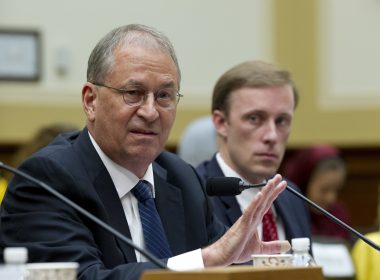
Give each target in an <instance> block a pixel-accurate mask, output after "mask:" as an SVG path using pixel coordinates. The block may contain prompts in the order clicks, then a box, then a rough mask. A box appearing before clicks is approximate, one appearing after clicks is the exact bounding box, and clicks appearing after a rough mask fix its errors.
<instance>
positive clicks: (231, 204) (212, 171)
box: [207, 155, 242, 225]
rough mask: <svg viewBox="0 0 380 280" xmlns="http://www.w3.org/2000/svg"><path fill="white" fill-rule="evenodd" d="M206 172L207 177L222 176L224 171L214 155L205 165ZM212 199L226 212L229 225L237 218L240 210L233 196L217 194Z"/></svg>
mask: <svg viewBox="0 0 380 280" xmlns="http://www.w3.org/2000/svg"><path fill="white" fill-rule="evenodd" d="M207 174H209V175H208V177H209V178H212V177H221V176H224V173H223V171H222V169H221V168H220V166H219V164H218V161H217V160H216V155H214V156H213V158H212V159H211V161H210V163H209V165H208V166H207ZM213 199H215V200H219V202H220V203H221V204H222V205H223V207H224V209H225V213H226V218H227V219H228V222H229V224H230V225H232V224H233V223H235V222H236V220H237V219H239V217H240V216H241V214H242V212H241V210H240V206H239V203H238V202H237V200H236V198H235V196H217V197H214V198H213Z"/></svg>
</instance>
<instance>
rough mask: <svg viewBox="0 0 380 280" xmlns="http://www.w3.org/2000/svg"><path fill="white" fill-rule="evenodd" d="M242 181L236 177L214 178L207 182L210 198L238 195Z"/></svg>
mask: <svg viewBox="0 0 380 280" xmlns="http://www.w3.org/2000/svg"><path fill="white" fill-rule="evenodd" d="M240 181H241V180H240V179H239V178H235V177H213V178H210V179H208V180H207V185H206V191H207V194H208V195H209V196H219V195H220V196H223V195H238V194H240V193H241V190H240Z"/></svg>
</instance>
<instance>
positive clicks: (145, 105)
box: [137, 93, 158, 121]
mask: <svg viewBox="0 0 380 280" xmlns="http://www.w3.org/2000/svg"><path fill="white" fill-rule="evenodd" d="M156 106H157V104H156V100H155V97H154V94H153V93H149V94H146V95H144V98H143V102H142V104H141V105H140V106H139V108H138V110H137V114H138V115H139V116H140V117H143V118H145V119H146V120H148V121H153V120H155V119H156V118H157V117H158V111H157V107H156Z"/></svg>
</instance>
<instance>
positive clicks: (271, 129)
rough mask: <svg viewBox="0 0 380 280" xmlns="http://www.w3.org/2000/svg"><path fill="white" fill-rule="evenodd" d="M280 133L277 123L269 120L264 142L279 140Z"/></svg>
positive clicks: (265, 129) (265, 128) (266, 125)
mask: <svg viewBox="0 0 380 280" xmlns="http://www.w3.org/2000/svg"><path fill="white" fill-rule="evenodd" d="M277 136H278V132H277V126H276V123H275V121H272V120H269V121H268V122H267V123H266V124H265V127H264V140H265V141H271V142H272V141H275V140H277Z"/></svg>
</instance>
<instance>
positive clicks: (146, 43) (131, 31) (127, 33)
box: [87, 24, 181, 86]
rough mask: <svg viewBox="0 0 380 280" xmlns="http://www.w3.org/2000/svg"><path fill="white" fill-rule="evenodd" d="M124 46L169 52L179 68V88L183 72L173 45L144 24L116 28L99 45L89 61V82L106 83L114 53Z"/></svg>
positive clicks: (161, 34)
mask: <svg viewBox="0 0 380 280" xmlns="http://www.w3.org/2000/svg"><path fill="white" fill-rule="evenodd" d="M122 44H125V45H138V46H142V47H146V48H150V49H157V50H160V51H163V52H167V53H168V54H169V55H170V57H171V58H172V60H173V62H174V64H175V66H176V68H177V75H178V86H179V83H180V80H181V71H180V69H179V64H178V60H177V56H176V54H175V51H174V48H173V45H172V44H171V42H170V41H169V39H168V38H167V37H166V36H165V35H164V34H163V33H161V32H160V31H158V30H156V29H154V28H152V27H149V26H145V25H142V24H130V25H125V26H120V27H118V28H115V29H113V30H111V31H110V32H109V33H108V34H106V35H105V36H104V37H103V38H102V39H101V40H100V41H99V42H98V43H97V45H96V46H95V48H94V49H93V50H92V52H91V55H90V57H89V59H88V66H87V81H89V82H98V83H103V82H104V80H105V78H106V77H107V75H108V74H109V73H110V72H111V70H112V64H113V62H114V56H113V53H114V51H115V49H116V48H118V47H120V46H121V45H122Z"/></svg>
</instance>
